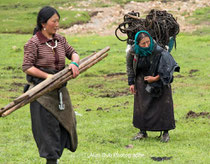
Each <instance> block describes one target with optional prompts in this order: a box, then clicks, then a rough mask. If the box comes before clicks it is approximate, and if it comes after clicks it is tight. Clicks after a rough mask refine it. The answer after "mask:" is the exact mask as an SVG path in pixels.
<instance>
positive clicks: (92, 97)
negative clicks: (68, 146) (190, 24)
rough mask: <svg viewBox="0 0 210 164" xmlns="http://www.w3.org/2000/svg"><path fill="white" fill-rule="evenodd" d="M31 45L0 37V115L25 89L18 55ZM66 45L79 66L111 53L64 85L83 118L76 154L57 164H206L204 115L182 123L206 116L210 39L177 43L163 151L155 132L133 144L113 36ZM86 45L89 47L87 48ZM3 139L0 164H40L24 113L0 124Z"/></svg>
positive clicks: (129, 101) (120, 56) (119, 49)
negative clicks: (172, 122)
mask: <svg viewBox="0 0 210 164" xmlns="http://www.w3.org/2000/svg"><path fill="white" fill-rule="evenodd" d="M30 37H31V35H14V34H1V35H0V42H1V43H3V44H4V45H2V51H1V52H2V53H1V57H2V59H3V60H1V65H0V72H1V83H0V89H1V92H0V97H1V100H0V105H1V107H2V106H4V105H6V104H7V103H9V102H11V101H12V100H13V99H14V98H15V97H17V96H19V95H20V94H21V92H22V88H23V85H24V83H25V79H24V78H25V75H24V73H22V72H21V63H22V58H23V48H22V47H23V45H24V43H25V42H26V41H27V40H28V39H29V38H30ZM67 39H68V41H69V43H70V44H71V45H72V46H73V47H75V49H76V50H77V51H78V52H79V54H81V58H83V57H85V56H87V55H89V54H91V53H92V52H93V51H95V50H99V49H102V48H104V47H106V46H108V45H109V46H110V47H111V50H110V52H109V56H108V57H107V58H106V59H105V60H103V61H101V62H100V63H98V64H97V65H96V66H94V67H93V68H90V69H89V70H88V71H86V72H85V73H83V74H81V75H80V76H79V77H78V78H77V79H74V80H70V81H69V83H68V89H69V92H70V93H71V99H72V103H73V105H74V109H75V111H76V112H78V113H79V114H81V115H82V116H80V115H78V116H77V122H78V123H77V130H78V136H79V147H78V150H77V151H76V152H75V153H71V152H69V151H67V150H65V151H64V154H63V156H62V159H61V160H60V162H61V163H69V161H71V162H72V163H129V162H130V163H137V162H138V161H141V162H143V163H152V162H153V161H152V160H151V158H150V157H153V156H155V157H163V156H166V157H171V156H172V158H171V160H170V162H172V163H208V162H209V160H210V159H209V141H210V140H209V123H210V121H209V115H204V116H203V117H196V118H188V119H186V116H187V113H188V112H189V111H191V110H192V111H194V112H196V113H200V112H208V111H209V105H210V103H209V98H210V92H209V90H210V85H209V84H210V80H209V76H210V75H209V72H208V70H209V68H210V66H209V61H210V56H209V53H208V52H209V51H210V48H209V44H210V39H209V36H201V37H200V36H191V35H184V34H181V35H179V37H178V38H177V43H178V47H177V50H176V51H175V50H173V52H172V54H173V56H174V58H175V59H176V61H177V62H178V64H179V65H180V66H181V73H179V74H175V81H174V83H173V84H172V86H173V98H174V106H175V118H176V126H177V128H176V129H175V130H174V131H171V141H170V142H169V143H167V144H163V143H160V142H159V140H158V139H156V136H158V135H159V133H152V132H150V133H149V136H150V138H148V139H146V140H143V141H131V140H130V139H131V138H132V136H134V135H135V134H136V133H137V129H135V128H133V126H132V108H133V96H132V95H131V94H130V93H129V91H128V86H127V78H126V75H125V74H123V73H125V52H124V49H125V44H124V43H122V42H119V41H118V40H117V39H116V38H114V37H113V36H107V37H100V36H89V37H71V38H70V37H67ZM17 40H18V42H17ZM3 41H4V42H3ZM87 41H88V42H89V43H90V44H88V45H86V44H85V43H87ZM81 45H83V46H81ZM14 46H16V47H14ZM120 73H121V74H120ZM107 95H109V96H107ZM87 109H89V110H91V111H88V110H87ZM97 109H98V110H97ZM99 109H101V110H99ZM0 131H1V133H0V141H1V142H0V163H8V164H10V163H34V164H35V163H44V160H43V159H40V158H39V156H38V151H37V148H36V145H35V142H34V140H33V137H32V134H31V125H30V114H29V106H28V105H27V106H24V107H23V108H22V109H19V110H18V111H16V112H15V113H13V114H11V115H10V116H8V117H6V118H1V120H0ZM126 145H132V146H131V147H133V148H126Z"/></svg>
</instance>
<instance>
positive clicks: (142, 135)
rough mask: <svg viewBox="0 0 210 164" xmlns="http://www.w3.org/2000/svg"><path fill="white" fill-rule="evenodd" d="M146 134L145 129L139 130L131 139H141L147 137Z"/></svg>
mask: <svg viewBox="0 0 210 164" xmlns="http://www.w3.org/2000/svg"><path fill="white" fill-rule="evenodd" d="M147 137H148V135H147V132H146V131H140V132H139V133H137V135H136V136H135V137H133V139H132V140H133V141H134V140H141V139H143V138H147Z"/></svg>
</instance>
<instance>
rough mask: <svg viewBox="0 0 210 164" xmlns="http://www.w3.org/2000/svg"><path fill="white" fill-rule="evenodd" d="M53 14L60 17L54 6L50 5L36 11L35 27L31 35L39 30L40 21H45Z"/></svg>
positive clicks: (40, 27)
mask: <svg viewBox="0 0 210 164" xmlns="http://www.w3.org/2000/svg"><path fill="white" fill-rule="evenodd" d="M54 14H57V15H58V17H59V19H60V14H59V13H58V11H57V10H56V9H55V8H53V7H50V6H45V7H43V8H42V9H41V10H40V11H39V13H38V16H37V24H36V27H35V28H34V32H33V35H34V34H36V33H37V32H38V31H41V30H42V23H47V21H48V19H50V18H51V17H52V16H53V15H54Z"/></svg>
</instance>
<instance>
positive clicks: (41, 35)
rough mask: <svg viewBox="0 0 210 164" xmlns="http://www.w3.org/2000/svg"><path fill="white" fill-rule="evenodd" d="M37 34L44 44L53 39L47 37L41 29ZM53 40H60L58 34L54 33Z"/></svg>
mask: <svg viewBox="0 0 210 164" xmlns="http://www.w3.org/2000/svg"><path fill="white" fill-rule="evenodd" d="M36 35H37V37H38V39H39V41H40V43H41V44H42V43H46V42H49V41H52V40H51V39H48V38H47V37H45V36H44V35H43V34H42V32H41V31H38V32H37V33H36ZM53 40H57V41H59V38H58V36H57V34H55V35H53Z"/></svg>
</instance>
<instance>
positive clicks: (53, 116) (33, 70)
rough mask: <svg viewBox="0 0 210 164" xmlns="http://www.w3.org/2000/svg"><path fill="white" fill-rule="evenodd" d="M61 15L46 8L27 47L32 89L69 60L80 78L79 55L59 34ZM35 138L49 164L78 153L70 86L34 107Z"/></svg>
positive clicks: (26, 63) (26, 66) (25, 64)
mask: <svg viewBox="0 0 210 164" xmlns="http://www.w3.org/2000/svg"><path fill="white" fill-rule="evenodd" d="M59 20H60V15H59V13H58V12H57V10H56V9H54V8H52V7H49V6H46V7H43V8H42V9H41V10H40V11H39V13H38V16H37V26H36V28H35V29H34V35H33V37H32V38H31V39H30V40H29V41H28V42H27V43H26V44H25V46H24V60H23V65H22V69H23V71H24V72H25V73H26V74H27V80H28V82H29V83H30V88H31V87H33V86H35V85H37V84H38V83H40V82H42V81H43V80H45V79H46V78H51V77H52V75H53V74H55V73H57V72H59V71H60V70H62V69H63V68H64V67H65V57H67V58H68V59H69V60H71V64H70V65H69V69H71V71H72V73H73V77H74V78H75V77H77V76H78V75H79V69H78V63H79V55H78V54H77V53H76V51H75V50H74V49H73V48H72V47H71V46H70V45H69V44H68V43H67V41H66V39H65V37H63V36H61V35H59V34H57V33H56V31H57V30H58V28H59ZM30 111H31V121H32V131H33V136H34V139H35V141H36V144H37V147H38V149H39V154H40V157H43V158H46V160H47V163H50V164H54V163H58V161H57V159H59V158H60V157H61V155H62V152H63V150H64V148H67V149H69V150H71V151H72V152H74V151H76V148H77V133H76V118H75V113H74V111H73V108H72V105H71V100H70V97H69V93H68V91H67V89H66V86H65V85H63V86H61V87H60V88H57V89H55V90H53V91H51V92H49V93H47V94H45V95H43V96H41V97H40V98H38V99H37V100H35V101H33V102H32V103H31V104H30Z"/></svg>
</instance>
